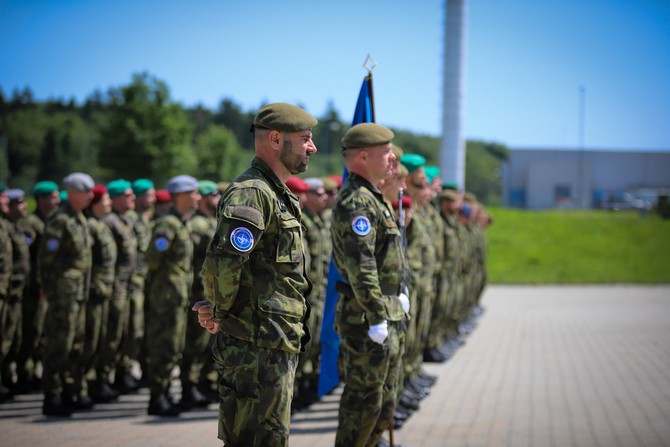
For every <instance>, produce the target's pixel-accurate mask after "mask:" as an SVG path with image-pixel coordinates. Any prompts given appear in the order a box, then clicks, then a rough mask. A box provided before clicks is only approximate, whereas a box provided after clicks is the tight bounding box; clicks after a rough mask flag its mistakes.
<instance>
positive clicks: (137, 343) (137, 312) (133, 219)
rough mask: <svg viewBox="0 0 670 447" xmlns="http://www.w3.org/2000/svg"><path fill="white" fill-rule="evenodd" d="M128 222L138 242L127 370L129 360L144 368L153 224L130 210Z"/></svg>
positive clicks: (132, 279) (125, 347)
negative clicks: (147, 291) (145, 318)
mask: <svg viewBox="0 0 670 447" xmlns="http://www.w3.org/2000/svg"><path fill="white" fill-rule="evenodd" d="M126 216H127V217H126V221H127V222H128V224H129V225H131V226H132V228H133V232H134V233H135V238H136V240H137V259H136V264H135V269H134V270H133V273H132V275H131V277H130V283H129V285H128V306H129V308H128V330H127V332H126V334H125V335H126V336H125V338H124V340H123V342H122V346H121V352H122V353H123V356H124V357H125V359H126V365H125V368H128V367H129V366H130V365H129V364H128V363H127V362H128V360H130V359H133V360H139V362H140V364H142V366H144V359H143V358H142V354H141V351H142V345H143V343H144V330H145V323H144V306H145V303H144V302H145V299H146V298H145V296H144V291H145V285H146V284H145V280H146V277H147V274H148V272H149V266H148V265H147V261H146V252H147V250H148V249H149V243H150V242H151V230H152V227H151V222H150V221H149V219H148V218H147V217H146V215H145V214H144V213H138V212H137V211H135V210H129V211H128V212H127V213H126Z"/></svg>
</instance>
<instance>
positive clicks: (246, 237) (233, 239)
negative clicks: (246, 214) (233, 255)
mask: <svg viewBox="0 0 670 447" xmlns="http://www.w3.org/2000/svg"><path fill="white" fill-rule="evenodd" d="M230 243H231V245H232V246H233V248H235V249H236V250H238V251H241V252H242V253H246V252H248V251H249V250H251V247H253V246H254V235H253V234H251V231H249V230H248V229H247V228H244V227H237V228H235V229H234V230H233V231H231V232H230Z"/></svg>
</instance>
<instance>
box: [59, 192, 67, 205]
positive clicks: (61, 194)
mask: <svg viewBox="0 0 670 447" xmlns="http://www.w3.org/2000/svg"><path fill="white" fill-rule="evenodd" d="M58 197H59V198H60V201H61V202H65V201H66V200H67V190H65V189H64V190H62V191H61V192H59V193H58Z"/></svg>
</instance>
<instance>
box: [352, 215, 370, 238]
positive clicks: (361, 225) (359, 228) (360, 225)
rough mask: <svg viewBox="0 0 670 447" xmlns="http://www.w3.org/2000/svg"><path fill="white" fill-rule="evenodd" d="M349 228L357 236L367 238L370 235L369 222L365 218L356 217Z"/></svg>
mask: <svg viewBox="0 0 670 447" xmlns="http://www.w3.org/2000/svg"><path fill="white" fill-rule="evenodd" d="M351 228H352V229H353V230H354V233H356V234H357V235H359V236H367V235H368V234H370V230H371V228H370V221H369V220H368V218H367V217H365V216H356V217H354V221H353V222H351Z"/></svg>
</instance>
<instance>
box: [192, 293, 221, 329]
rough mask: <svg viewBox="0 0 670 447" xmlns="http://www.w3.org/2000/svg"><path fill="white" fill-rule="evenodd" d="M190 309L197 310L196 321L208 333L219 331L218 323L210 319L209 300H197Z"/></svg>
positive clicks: (210, 308)
mask: <svg viewBox="0 0 670 447" xmlns="http://www.w3.org/2000/svg"><path fill="white" fill-rule="evenodd" d="M191 310H193V311H195V312H198V323H200V326H202V327H204V328H205V329H207V332H209V333H210V334H216V333H217V332H219V323H215V322H214V321H212V304H211V303H210V302H209V301H207V300H203V301H198V302H197V303H195V304H194V305H193V307H192V308H191Z"/></svg>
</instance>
